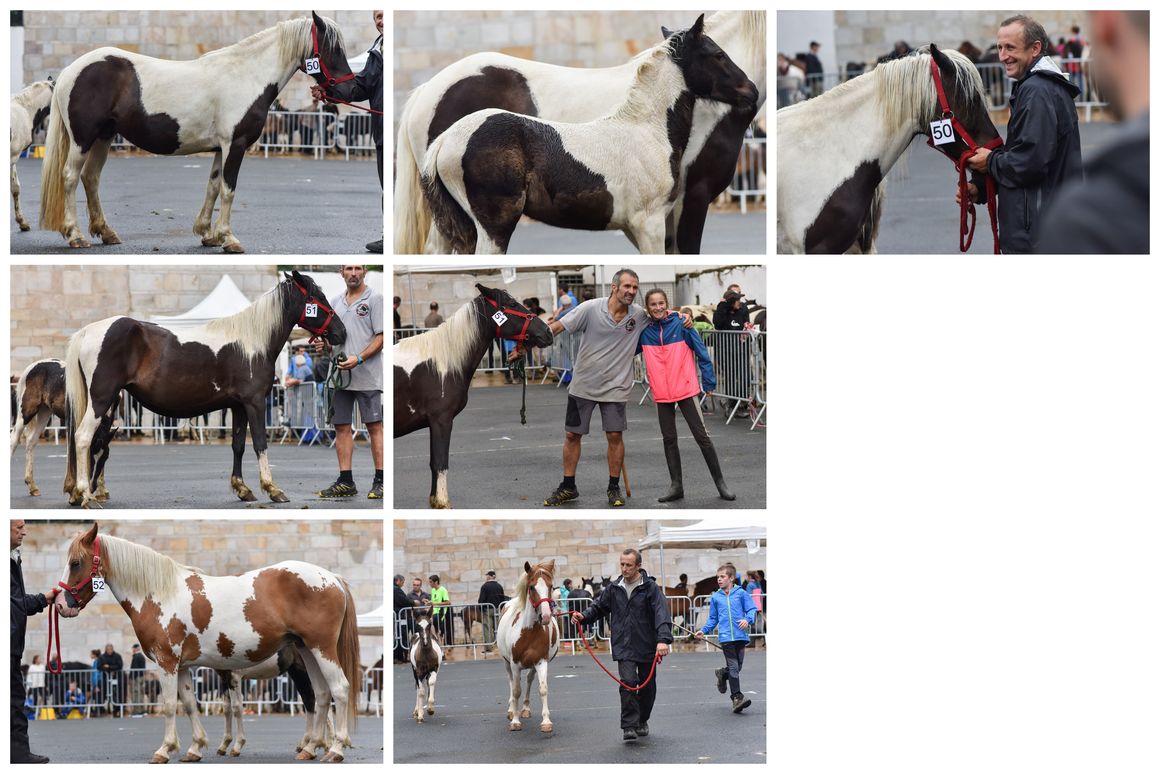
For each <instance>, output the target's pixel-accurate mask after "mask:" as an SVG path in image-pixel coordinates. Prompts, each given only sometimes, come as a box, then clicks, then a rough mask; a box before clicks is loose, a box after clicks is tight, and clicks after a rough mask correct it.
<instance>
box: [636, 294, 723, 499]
mask: <svg viewBox="0 0 1160 774" xmlns="http://www.w3.org/2000/svg"><path fill="white" fill-rule="evenodd" d="M644 305H645V309H646V310H648V314H649V317H650V318H651V319H650V321H649V323H648V325H646V326H645V329H644V331H642V332H641V334H640V344H639V345H638V348H637V349H638V351H639V352H641V353H643V355H644V365H645V370H646V371H647V372H648V383H649V387H650V388H651V389H652V395H653V400H654V401H655V402H656V404H657V419H658V420H659V421H660V425H661V437H662V438H663V439H664V447H665V462H666V463H668V466H669V478H670V479H671V484H670V486H669V491H668V492H667V493H666V494H665V495H663V496H662V497H658V498H657V502H662V503H667V502H672V501H673V500H680V499H681V498H683V497H684V496H685V488H684V483H683V480H682V474H681V452H680V449H678V448H677V412H676V409H677V407H678V406H679V407H680V409H681V413H682V414H684V416H685V422H687V423H688V425H689V430H690V431H691V432H692V433H693V437H694V438H695V439H696V441H697V445H698V446H699V447H700V448H701V454H702V455H703V456H704V457H705V464H706V465H708V466H709V473H710V475H712V477H713V483H714V484H716V485H717V492H718V493H719V494H720V495H721V497H722V499H725V500H733V499H736V497H735V495H734V494H733V493H732V492H730V491H729V487H728V486H726V484H725V476H724V475H723V474H722V472H721V461H720V460H718V459H717V450H716V449H714V448H713V440H712V439H711V438H709V431H708V430H707V429H706V428H705V418H704V417H703V416H702V415H701V405H700V403H699V401H698V399H699V398H700V396H701V389H702V387H704V390H705V392H706V393H712V392H713V390H715V389H717V377H716V376H715V375H714V374H713V361H712V359H711V358H710V357H709V350H708V349H706V348H705V342H704V341H702V340H701V334H700V333H698V332H697V331H696V330H693V329H691V328H685V327H684V325H683V324H682V322H681V319H680V318H679V317H678V316H677V315H676V313H670V312H669V311H668V308H669V298H668V295H667V294H666V293H665V291H663V290H659V289H657V290H650V291H649V292H648V293H646V294H645V297H644ZM698 369H699V370H700V379H698Z"/></svg>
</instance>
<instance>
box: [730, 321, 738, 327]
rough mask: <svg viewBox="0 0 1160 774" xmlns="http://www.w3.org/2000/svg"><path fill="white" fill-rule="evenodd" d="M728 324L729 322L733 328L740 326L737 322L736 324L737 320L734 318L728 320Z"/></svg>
mask: <svg viewBox="0 0 1160 774" xmlns="http://www.w3.org/2000/svg"><path fill="white" fill-rule="evenodd" d="M729 324H730V325H732V326H733V327H734V328H740V327H741V326H740V325H738V324H737V321H736V320H730V321H729Z"/></svg>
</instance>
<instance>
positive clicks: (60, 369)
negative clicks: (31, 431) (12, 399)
mask: <svg viewBox="0 0 1160 774" xmlns="http://www.w3.org/2000/svg"><path fill="white" fill-rule="evenodd" d="M22 381H23V384H24V390H23V393H22V394H21V395H20V415H21V417H23V419H24V421H25V422H27V421H29V420H31V419H32V417H34V416H35V415H36V414H37V412H39V411H40V409H41V408H42V407H47V408H48V409H49V410H50V411H51V412H52V413H53V414H55V415H56V416H57V417H58V418H59V419H61V420H62V421H63V420H64V419H65V418H66V417H65V403H66V400H65V381H64V363H63V362H61V361H60V360H38V361H37V362H35V363H33V364H32V365H31V366H29V367H28V370H27V371H26V372H25V375H24V379H23V380H22Z"/></svg>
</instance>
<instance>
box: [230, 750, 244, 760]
mask: <svg viewBox="0 0 1160 774" xmlns="http://www.w3.org/2000/svg"><path fill="white" fill-rule="evenodd" d="M241 755H242V751H241V750H230V757H231V758H240V757H241Z"/></svg>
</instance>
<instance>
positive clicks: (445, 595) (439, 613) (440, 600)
mask: <svg viewBox="0 0 1160 774" xmlns="http://www.w3.org/2000/svg"><path fill="white" fill-rule="evenodd" d="M427 580H428V582H430V584H431V607H433V608H434V609H433V610H432V611H431V618H432V620H433V621H434V622H435V626H436V627H438V629H439V634H440V636H442V637H443V644H444V645H450V644H452V643H453V642H454V641H455V640H454V639H452V638H453V637H454V635H455V630H454V628H453V627H452V623H451V593H450V592H449V591H448V590H447V587H446V586H444V585H442V584H441V583H440V581H439V576H438V575H432V576H431V577H429V578H428V579H427Z"/></svg>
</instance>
